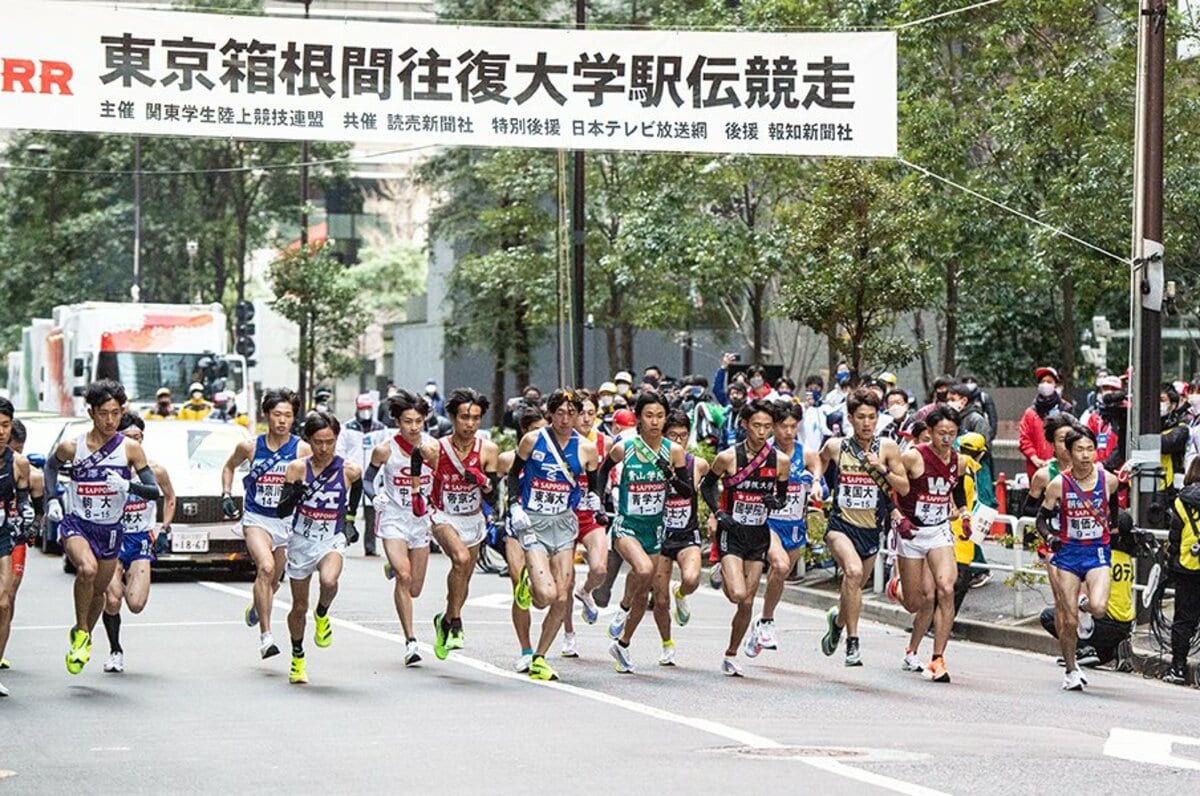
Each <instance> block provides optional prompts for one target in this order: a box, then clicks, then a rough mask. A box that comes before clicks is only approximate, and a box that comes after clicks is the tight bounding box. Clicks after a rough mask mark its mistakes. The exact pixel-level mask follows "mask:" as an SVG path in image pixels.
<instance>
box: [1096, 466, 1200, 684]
mask: <svg viewBox="0 0 1200 796" xmlns="http://www.w3.org/2000/svg"><path fill="white" fill-rule="evenodd" d="M1174 509H1175V511H1174V512H1173V516H1172V517H1171V530H1170V535H1169V536H1168V540H1167V560H1168V564H1167V566H1168V568H1169V569H1170V577H1171V585H1173V586H1174V587H1175V617H1174V619H1173V620H1172V623H1171V669H1170V671H1168V672H1167V674H1166V676H1164V677H1163V679H1164V680H1166V681H1167V682H1168V683H1177V684H1179V685H1186V684H1188V683H1190V682H1194V681H1195V680H1198V679H1200V669H1197V670H1196V673H1195V675H1194V678H1193V679H1191V680H1189V678H1188V665H1187V659H1188V653H1189V652H1190V651H1191V647H1192V638H1193V637H1194V636H1195V635H1196V626H1197V625H1200V457H1196V458H1194V459H1192V463H1191V464H1190V465H1188V469H1187V476H1186V477H1185V478H1184V487H1183V489H1181V490H1180V491H1179V497H1177V498H1175V505H1174ZM1114 553H1115V551H1114ZM1108 599H1109V603H1110V604H1111V602H1112V598H1111V597H1109V598H1108Z"/></svg>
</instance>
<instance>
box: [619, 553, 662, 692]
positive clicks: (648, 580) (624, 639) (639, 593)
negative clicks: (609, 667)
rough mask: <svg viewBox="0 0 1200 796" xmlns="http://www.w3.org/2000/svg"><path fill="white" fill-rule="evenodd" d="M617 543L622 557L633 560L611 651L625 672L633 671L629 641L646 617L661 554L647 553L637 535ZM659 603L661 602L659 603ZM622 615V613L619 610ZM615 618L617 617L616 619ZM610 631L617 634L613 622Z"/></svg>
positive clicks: (630, 561)
mask: <svg viewBox="0 0 1200 796" xmlns="http://www.w3.org/2000/svg"><path fill="white" fill-rule="evenodd" d="M614 547H615V548H616V549H617V552H618V553H620V554H621V557H622V558H624V559H625V561H626V562H628V563H629V568H630V572H629V575H627V576H626V578H625V598H624V599H623V600H622V601H621V613H622V614H624V615H625V616H624V621H623V623H622V627H621V630H620V632H619V633H617V634H616V635H617V637H616V638H614V639H613V643H612V644H611V645H610V646H609V648H608V654H609V655H611V656H612V657H613V660H615V661H616V669H617V671H618V672H619V673H621V674H629V673H632V672H633V661H632V660H631V659H630V656H629V642H630V641H631V640H632V639H633V634H634V632H635V631H636V630H637V626H638V625H639V624H640V623H641V621H642V617H643V616H645V615H646V598H647V597H648V596H649V594H650V587H651V585H652V583H653V580H654V570H655V568H656V567H657V565H658V559H659V556H658V555H657V554H655V555H647V554H646V551H645V550H644V549H643V548H642V543H641V542H640V541H638V540H637V538H636V537H632V536H622V537H619V538H618V539H617V540H616V543H615V544H614ZM655 604H656V605H657V603H655ZM618 616H621V614H618ZM614 622H615V620H614ZM609 635H610V636H612V635H613V626H612V625H610V626H609Z"/></svg>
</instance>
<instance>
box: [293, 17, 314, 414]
mask: <svg viewBox="0 0 1200 796" xmlns="http://www.w3.org/2000/svg"><path fill="white" fill-rule="evenodd" d="M311 7H312V0H304V18H305V19H308V18H309V11H310V9H311ZM307 250H308V140H307V139H305V140H303V141H301V142H300V251H301V253H305V252H307ZM308 348H309V339H308V323H307V321H306V320H305V319H303V318H302V319H301V321H300V350H299V352H298V354H299V356H297V357H296V358H297V359H298V360H300V407H301V410H306V409H307V407H308V358H309V351H308Z"/></svg>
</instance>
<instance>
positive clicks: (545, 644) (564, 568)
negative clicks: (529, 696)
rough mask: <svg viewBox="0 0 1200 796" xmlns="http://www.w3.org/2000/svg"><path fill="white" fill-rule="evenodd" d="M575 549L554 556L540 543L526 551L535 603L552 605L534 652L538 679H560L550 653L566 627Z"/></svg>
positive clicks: (532, 667) (531, 670)
mask: <svg viewBox="0 0 1200 796" xmlns="http://www.w3.org/2000/svg"><path fill="white" fill-rule="evenodd" d="M574 559H575V551H574V550H573V549H571V548H568V549H566V550H561V551H559V552H558V553H555V554H554V555H553V556H551V555H549V554H548V553H547V552H546V550H545V549H544V548H543V547H541V546H537V547H534V548H531V549H529V550H526V551H525V566H526V567H527V568H528V571H529V588H530V591H531V593H532V598H533V605H534V606H535V607H537V608H548V609H549V610H548V611H546V616H545V618H544V619H543V620H542V632H541V635H540V636H539V638H538V643H537V647H536V649H534V652H533V661H532V663H531V664H530V668H529V676H530V677H532V678H535V679H538V680H557V679H558V674H557V673H556V672H555V671H554V669H552V668H551V667H550V665H549V664H548V663H546V653H547V652H549V650H550V646H551V645H552V644H553V643H554V637H555V636H557V635H558V630H559V628H560V627H561V626H562V622H563V617H564V616H565V614H566V610H567V601H568V600H569V599H570V596H571V591H570V589H571V571H572V570H573V569H574V568H575V561H574Z"/></svg>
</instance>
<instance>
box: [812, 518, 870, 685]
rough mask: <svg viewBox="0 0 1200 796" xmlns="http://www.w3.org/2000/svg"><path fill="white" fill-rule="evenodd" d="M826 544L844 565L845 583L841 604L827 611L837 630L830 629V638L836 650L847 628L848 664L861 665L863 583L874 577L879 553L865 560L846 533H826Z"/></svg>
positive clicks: (836, 558)
mask: <svg viewBox="0 0 1200 796" xmlns="http://www.w3.org/2000/svg"><path fill="white" fill-rule="evenodd" d="M825 545H826V547H827V548H828V549H829V552H830V553H831V554H832V555H833V559H834V561H836V562H837V564H838V566H839V567H841V568H842V585H841V592H840V595H839V598H838V607H837V610H836V611H833V612H831V613H830V614H828V615H827V619H828V621H829V622H830V624H831V627H830V628H829V629H830V630H832V631H833V632H832V636H831V634H830V633H828V632H827V633H826V639H830V638H832V642H833V645H832V646H833V650H836V649H837V640H838V637H840V636H841V633H842V631H843V630H845V631H846V665H847V666H859V665H861V661H860V659H859V651H858V617H859V614H860V613H862V590H863V586H865V585H866V583H867V580H868V579H869V578H870V577H871V572H872V569H871V568H872V567H873V566H874V564H875V556H871V557H869V558H867V559H866V560H865V561H864V560H863V559H861V558H859V557H858V550H857V549H856V548H855V547H854V543H853V542H852V541H850V537H848V536H846V535H845V534H844V533H837V532H834V533H827V534H826V535H825ZM822 644H823V647H822V648H823V650H825V654H826V655H832V654H833V651H832V650H826V649H825V645H824V641H823V642H822Z"/></svg>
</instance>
